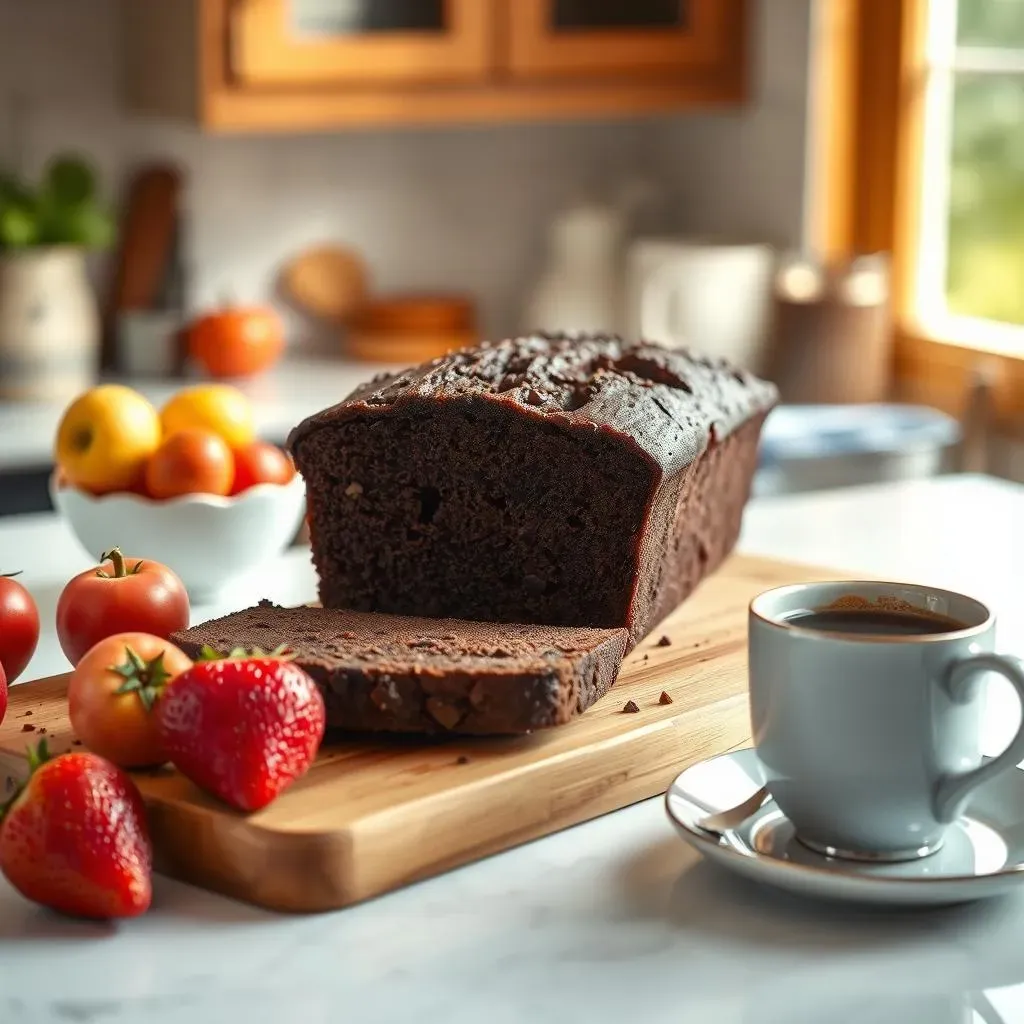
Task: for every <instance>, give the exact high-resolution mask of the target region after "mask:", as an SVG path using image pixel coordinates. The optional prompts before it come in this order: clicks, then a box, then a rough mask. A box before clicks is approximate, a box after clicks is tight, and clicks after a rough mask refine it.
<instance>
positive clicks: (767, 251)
mask: <svg viewBox="0 0 1024 1024" xmlns="http://www.w3.org/2000/svg"><path fill="white" fill-rule="evenodd" d="M774 266H775V254H774V251H773V250H772V248H771V247H770V246H768V245H764V244H761V243H759V242H743V241H741V242H734V241H729V240H716V239H707V240H705V239H699V238H694V239H686V238H647V239H639V240H638V241H636V242H634V243H633V245H632V246H631V247H630V250H629V254H628V257H627V268H626V307H627V308H626V312H627V320H628V323H627V333H628V334H630V335H631V336H639V337H642V338H645V339H647V340H649V341H656V342H660V343H661V344H664V345H669V346H671V347H675V348H684V347H689V348H694V349H697V350H699V351H700V352H701V353H703V354H705V355H710V356H718V357H721V358H724V359H728V360H730V361H731V362H733V363H735V364H736V365H738V366H742V367H745V368H746V369H749V370H752V371H754V372H757V371H758V370H759V369H761V367H762V363H763V356H764V347H765V342H766V338H767V333H768V325H769V317H770V312H771V289H772V274H773V270H774Z"/></svg>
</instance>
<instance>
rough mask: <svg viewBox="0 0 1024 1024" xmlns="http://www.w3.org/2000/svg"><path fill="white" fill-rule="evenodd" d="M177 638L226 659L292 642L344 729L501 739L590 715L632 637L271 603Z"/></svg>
mask: <svg viewBox="0 0 1024 1024" xmlns="http://www.w3.org/2000/svg"><path fill="white" fill-rule="evenodd" d="M171 639H172V641H173V642H174V643H176V644H177V645H178V646H179V647H181V648H182V650H184V651H185V652H186V653H187V654H189V655H191V656H192V657H197V656H198V655H199V653H200V651H201V650H202V648H203V647H204V646H210V647H212V648H213V649H214V650H215V651H217V652H218V653H221V654H226V653H228V652H229V651H231V650H232V649H234V648H236V647H244V648H247V649H251V648H254V647H257V648H260V649H262V650H273V649H274V648H276V647H278V646H280V645H286V646H287V647H289V648H291V650H292V651H293V652H294V653H295V660H296V662H297V663H298V664H299V665H301V666H302V667H303V668H304V669H305V670H306V671H307V672H308V673H309V674H310V675H311V676H312V677H313V679H314V680H315V681H316V684H317V686H318V687H319V688H320V690H321V692H322V693H323V695H324V700H325V701H326V704H327V722H328V725H330V726H332V727H336V728H343V729H352V730H357V731H386V732H416V733H463V734H488V733H496V734H500V733H527V732H532V731H533V730H534V729H543V728H546V727H548V726H552V725H560V724H562V723H564V722H567V721H568V720H569V719H571V718H573V717H574V716H576V715H578V714H579V713H580V712H582V711H585V710H586V709H587V708H588V707H590V705H591V704H593V703H594V701H596V700H597V699H598V698H599V697H600V696H601V695H602V694H604V693H605V692H606V691H607V690H608V688H609V687H610V686H611V685H612V683H613V682H615V677H616V675H617V674H618V671H619V665H620V664H621V662H622V657H623V654H624V653H625V650H626V642H627V634H626V631H625V630H624V629H576V628H571V627H548V626H512V625H492V624H489V623H481V622H461V621H458V620H455V619H421V618H407V617H404V616H397V615H375V614H372V613H365V612H349V611H339V610H331V609H322V608H280V607H277V606H275V605H272V604H270V603H268V602H264V603H261V604H260V605H258V606H257V607H255V608H249V609H247V610H246V611H241V612H236V613H235V614H233V615H227V616H225V617H224V618H221V619H213V620H212V621H210V622H205V623H203V624H202V625H199V626H193V627H192V628H191V629H186V630H182V631H181V632H179V633H175V634H174V635H173V636H172V637H171Z"/></svg>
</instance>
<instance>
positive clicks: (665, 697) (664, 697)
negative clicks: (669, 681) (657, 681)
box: [658, 690, 672, 704]
mask: <svg viewBox="0 0 1024 1024" xmlns="http://www.w3.org/2000/svg"><path fill="white" fill-rule="evenodd" d="M658 703H659V704H671V703H672V697H671V696H670V695H669V694H668V693H666V692H665V691H664V690H662V691H661V696H660V697H659V698H658Z"/></svg>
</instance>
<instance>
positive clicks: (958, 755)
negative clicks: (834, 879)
mask: <svg viewBox="0 0 1024 1024" xmlns="http://www.w3.org/2000/svg"><path fill="white" fill-rule="evenodd" d="M851 598H853V599H858V598H860V599H863V600H864V601H866V602H868V603H869V605H871V604H873V605H874V606H876V607H878V608H880V609H885V608H888V609H894V608H902V609H903V610H911V609H918V610H920V611H923V612H925V613H926V614H927V613H930V614H932V615H939V616H944V617H947V618H948V619H952V620H955V623H956V624H959V625H960V626H961V627H962V628H951V629H949V630H947V631H943V632H927V633H925V632H922V633H920V634H914V635H893V634H889V633H877V634H871V633H862V632H839V631H832V630H822V629H817V628H811V627H808V626H801V625H799V624H798V622H794V621H791V619H792V617H793V616H794V615H799V614H801V613H806V612H807V611H814V610H821V609H825V608H830V607H835V606H836V602H837V601H849V599H851ZM994 637H995V616H994V615H993V614H992V612H991V611H990V610H989V609H988V608H987V607H986V606H985V605H984V604H982V603H981V602H980V601H977V600H975V599H974V598H971V597H967V596H965V595H964V594H957V593H954V592H952V591H947V590H939V589H936V588H932V587H924V586H915V585H909V584H896V583H878V582H834V583H804V584H797V585H794V586H788V587H780V588H778V589H775V590H769V591H767V592H766V593H763V594H761V595H759V596H758V597H756V598H755V599H754V600H753V601H752V602H751V604H750V614H749V643H750V714H751V725H752V729H753V736H754V743H755V744H756V746H757V752H758V755H759V757H760V759H761V761H762V763H763V765H764V770H765V778H766V785H767V787H768V789H769V791H770V792H771V794H772V796H773V797H774V798H775V801H776V802H777V803H778V805H779V807H780V808H781V810H782V811H783V813H784V814H785V815H786V816H787V817H788V818H789V819H790V821H791V822H792V823H793V826H794V827H795V829H796V832H797V836H798V837H799V838H800V839H801V840H802V841H803V842H804V843H806V844H807V845H808V846H810V847H812V848H813V849H815V850H818V851H819V852H824V853H827V854H829V855H832V856H846V857H852V858H856V859H865V860H892V861H896V860H909V859H913V858H915V857H920V856H925V855H927V854H929V853H932V852H934V851H935V850H937V849H938V848H939V847H940V846H941V844H942V839H943V836H944V834H945V832H946V829H947V828H948V826H949V825H950V823H951V822H953V821H955V820H956V818H957V817H958V816H959V814H960V813H961V811H962V810H963V808H964V805H965V803H966V801H967V799H968V797H969V796H970V794H971V793H972V792H973V790H974V789H976V788H977V787H978V786H979V785H981V784H982V783H984V782H986V781H987V780H989V779H991V778H992V777H993V776H994V775H997V774H999V773H1000V772H1003V771H1005V770H1007V769H1012V768H1013V767H1014V766H1015V765H1017V764H1018V763H1019V762H1020V761H1021V760H1024V723H1022V724H1021V726H1020V727H1019V728H1018V730H1017V732H1016V735H1015V736H1014V737H1013V739H1012V740H1011V742H1010V744H1009V746H1008V747H1007V748H1006V750H1005V751H1004V752H1003V753H1002V754H1000V755H999V756H998V757H996V758H993V759H992V760H990V761H987V762H985V761H983V758H982V756H981V729H982V724H981V713H982V687H981V681H982V679H983V678H984V676H985V675H986V674H989V673H996V674H998V675H1001V676H1003V677H1004V678H1005V679H1007V680H1008V681H1009V682H1010V683H1011V684H1012V685H1013V687H1014V688H1015V689H1016V691H1017V696H1018V698H1019V699H1020V700H1021V703H1022V705H1024V665H1022V662H1021V660H1020V659H1019V658H1016V657H1013V656H1011V655H1005V654H995V653H993V644H994Z"/></svg>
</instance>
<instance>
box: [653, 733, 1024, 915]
mask: <svg viewBox="0 0 1024 1024" xmlns="http://www.w3.org/2000/svg"><path fill="white" fill-rule="evenodd" d="M763 782H764V774H763V772H762V769H761V762H760V761H759V760H758V757H757V754H756V752H755V751H753V750H738V751H735V752H733V753H731V754H723V755H721V756H720V757H715V758H712V759H711V760H710V761H702V762H700V763H699V764H695V765H693V766H692V767H690V768H687V770H686V771H685V772H683V773H682V775H680V776H679V777H678V778H677V779H676V780H675V782H673V783H672V785H671V786H670V787H669V789H668V792H667V793H666V794H665V809H666V810H667V812H668V816H669V819H670V820H671V821H672V824H673V825H674V826H675V828H676V831H678V832H679V834H680V835H681V836H682V837H683V839H684V840H686V842H688V843H689V844H690V845H691V846H693V847H694V848H696V849H697V850H698V851H700V853H702V854H703V855H704V856H705V857H707V858H708V859H709V860H713V861H717V862H718V863H719V864H721V865H722V866H723V867H726V868H730V869H731V870H733V871H736V872H737V873H739V874H741V875H745V876H747V877H748V878H751V879H753V880H754V881H758V882H765V883H766V884H768V885H774V886H777V887H779V888H782V889H790V890H792V891H793V892H797V893H800V894H802V895H804V896H815V897H819V898H825V899H832V900H847V901H851V902H858V903H882V904H896V905H903V906H908V905H925V904H948V903H963V902H966V901H967V900H975V899H981V898H983V897H988V896H998V895H1000V894H1001V893H1005V892H1008V891H1011V890H1013V889H1015V888H1017V887H1018V886H1020V885H1021V884H1022V883H1024V772H1022V771H1021V770H1019V769H1013V770H1012V771H1009V772H1006V773H1005V774H1003V775H1001V776H1000V777H999V778H997V779H995V780H994V781H993V782H990V783H988V784H987V785H984V786H982V787H981V788H980V789H978V790H977V792H976V793H975V794H974V796H973V797H972V798H971V803H970V804H969V805H968V808H967V813H966V814H965V815H964V816H963V817H962V818H961V819H960V820H959V821H958V822H956V823H955V824H954V825H952V826H951V827H950V830H949V832H948V833H947V835H946V841H945V843H944V844H943V847H942V849H940V850H939V851H938V852H937V853H934V854H932V855H931V856H930V857H923V858H922V859H921V860H917V861H912V862H910V863H902V864H863V863H859V862H854V861H849V860H835V859H832V858H829V857H824V856H822V855H820V854H817V853H812V852H811V851H810V850H809V849H807V847H805V846H803V845H802V844H801V843H799V842H798V841H797V839H796V837H795V833H794V829H793V826H792V825H791V824H790V822H789V821H788V819H787V818H786V817H785V815H783V813H782V812H781V811H780V810H779V808H778V807H777V806H776V805H775V804H774V803H773V802H772V801H770V800H769V801H768V802H767V803H766V804H765V806H764V807H762V808H761V810H760V811H758V812H757V813H756V814H754V815H753V816H752V817H750V818H748V819H747V821H745V822H744V823H743V824H742V825H741V826H740V827H739V828H738V829H736V830H735V831H733V832H730V833H728V834H727V835H725V836H722V837H718V836H714V835H712V834H711V833H709V832H705V831H703V830H702V829H700V828H698V827H697V825H696V822H698V821H700V820H701V819H703V818H704V817H705V816H706V815H708V814H712V813H715V812H717V811H724V810H728V809H729V808H730V807H735V806H736V805H737V804H739V803H742V802H743V801H744V800H745V799H746V798H747V797H749V796H752V795H753V794H754V792H755V791H756V790H757V789H758V788H759V787H760V786H761V785H762V784H763Z"/></svg>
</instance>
